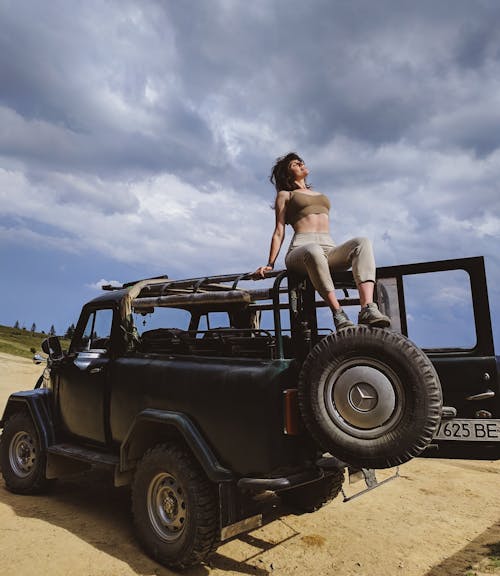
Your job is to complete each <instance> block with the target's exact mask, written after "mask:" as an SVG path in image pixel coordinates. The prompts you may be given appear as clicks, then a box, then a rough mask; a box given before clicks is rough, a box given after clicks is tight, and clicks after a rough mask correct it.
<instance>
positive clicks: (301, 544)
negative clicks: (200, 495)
mask: <svg viewBox="0 0 500 576" xmlns="http://www.w3.org/2000/svg"><path fill="white" fill-rule="evenodd" d="M0 367H1V370H0V408H1V409H2V410H3V406H4V404H5V401H6V400H7V398H8V395H9V393H10V392H12V391H15V390H19V389H29V388H32V387H33V385H34V382H35V381H36V378H37V377H38V376H39V374H40V373H41V369H40V367H36V366H34V365H33V364H31V363H30V362H29V361H27V360H24V359H22V358H16V357H13V356H8V355H5V354H0ZM380 475H382V474H381V473H380ZM357 486H358V485H354V486H353V487H352V488H357ZM129 509H130V506H129V494H128V490H127V489H118V490H117V489H114V488H112V486H111V484H110V482H109V481H108V480H107V478H101V477H99V478H98V477H97V476H96V475H95V474H94V475H88V476H85V477H83V478H78V479H72V480H70V481H69V480H67V481H60V482H58V483H57V484H56V486H55V488H54V489H53V490H52V492H51V493H50V494H48V495H43V496H16V495H14V494H11V493H9V492H7V490H6V489H5V487H4V485H3V481H2V480H0V573H1V574H2V575H3V576H25V575H26V576H28V575H29V576H31V575H32V574H38V575H41V576H49V575H50V576H59V575H61V576H66V575H72V576H115V575H116V576H118V575H119V576H129V575H144V576H146V575H147V576H150V575H155V574H156V575H161V576H166V575H169V574H173V572H171V571H169V570H167V569H166V568H163V567H162V566H159V565H158V564H156V563H155V562H153V561H152V560H150V559H149V558H148V557H147V556H145V555H144V554H143V553H142V551H141V549H140V548H139V547H138V546H137V544H136V542H135V539H134V535H133V531H132V523H131V518H130V512H129ZM495 557H496V558H498V560H499V561H498V562H495V561H494V558H495ZM492 558H493V560H492ZM495 564H496V566H495ZM494 573H497V574H500V461H498V460H497V461H484V460H482V461H471V460H441V459H434V458H433V459H415V460H413V461H411V462H409V463H408V464H405V465H404V466H402V467H401V468H400V477H399V478H397V479H396V480H393V481H390V482H388V483H387V484H385V485H383V486H381V487H380V488H377V489H376V490H374V491H372V492H370V493H369V494H367V495H365V496H363V497H361V498H359V499H355V500H353V501H351V502H349V503H343V502H342V498H337V499H336V500H335V501H334V502H332V503H330V504H329V505H327V506H326V507H324V508H323V509H322V510H320V511H319V512H316V513H314V514H306V515H302V516H296V515H294V514H290V513H285V515H284V516H282V517H281V518H280V519H277V520H274V521H273V522H271V523H270V524H268V525H266V526H264V527H263V528H261V529H259V530H257V531H254V532H252V533H251V534H249V535H246V536H244V537H241V538H239V539H237V540H234V541H232V542H229V543H227V544H225V545H224V546H221V547H220V548H219V550H218V553H217V554H216V556H215V557H214V558H213V560H212V561H211V563H210V566H202V567H199V568H195V569H192V570H189V571H187V572H185V574H188V575H189V576H205V575H206V576H222V575H224V576H228V575H245V574H256V575H257V576H264V575H266V574H276V575H280V576H299V575H300V576H303V575H307V574H318V575H332V576H333V575H336V576H354V575H356V576H361V575H364V576H392V575H402V576H403V575H404V576H424V575H425V576H444V575H449V576H452V575H453V576H459V575H463V576H465V575H467V576H473V575H475V574H477V575H478V576H479V575H486V574H489V575H490V574H494Z"/></svg>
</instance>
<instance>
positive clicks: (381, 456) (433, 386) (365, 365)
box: [299, 326, 442, 468]
mask: <svg viewBox="0 0 500 576" xmlns="http://www.w3.org/2000/svg"><path fill="white" fill-rule="evenodd" d="M299 405H300V410H301V413H302V417H303V419H304V422H305V425H306V427H307V429H308V430H309V432H310V433H311V435H312V436H313V438H315V439H316V441H317V442H318V443H319V444H320V446H321V448H322V449H323V450H324V451H327V452H330V453H331V454H332V455H334V456H336V457H337V458H340V459H341V460H343V461H345V462H347V463H349V464H352V465H355V466H358V467H362V468H389V467H391V466H396V465H398V464H402V463H403V462H406V461H408V460H410V459H411V458H413V457H414V456H417V455H418V454H419V453H420V452H422V450H424V448H425V447H426V446H427V445H428V444H429V442H430V441H431V440H432V438H433V436H434V433H435V431H436V429H437V426H438V424H439V422H440V419H441V408H442V393H441V386H440V383H439V378H438V375H437V373H436V371H435V369H434V367H433V365H432V364H431V362H430V360H429V359H428V358H427V356H426V355H425V354H424V353H423V352H422V351H421V350H420V349H419V348H418V347H417V346H416V345H415V344H413V343H412V342H411V341H410V340H408V338H406V337H404V336H402V335H401V334H398V333H397V332H391V331H389V330H383V329H380V328H368V327H367V326H353V327H349V328H346V329H344V330H340V331H339V332H337V333H335V334H330V335H329V336H327V337H326V338H324V339H323V340H321V341H320V342H319V343H318V344H316V346H315V347H314V348H313V349H312V350H311V352H310V353H309V355H308V356H307V358H306V360H305V362H304V364H303V366H302V369H301V372H300V376H299Z"/></svg>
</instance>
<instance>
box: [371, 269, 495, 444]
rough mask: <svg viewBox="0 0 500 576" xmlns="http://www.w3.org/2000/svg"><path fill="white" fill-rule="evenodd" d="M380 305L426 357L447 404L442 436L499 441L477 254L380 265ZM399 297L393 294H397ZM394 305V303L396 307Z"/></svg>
mask: <svg viewBox="0 0 500 576" xmlns="http://www.w3.org/2000/svg"><path fill="white" fill-rule="evenodd" d="M378 292H379V297H380V300H381V301H382V302H381V304H382V305H381V308H382V309H384V311H385V312H386V313H390V314H391V319H392V318H393V317H394V316H399V326H397V322H393V327H394V326H397V328H396V329H400V330H401V331H402V332H403V333H404V334H406V335H407V336H409V338H410V339H411V340H413V341H414V342H415V343H416V344H417V345H419V346H420V347H421V348H422V349H423V350H424V351H425V352H426V354H427V355H428V356H429V358H430V359H431V361H432V363H433V364H434V367H435V368H436V371H437V372H438V375H439V378H440V381H441V386H442V389H443V404H444V406H446V407H448V408H450V409H451V410H448V418H450V417H453V418H450V419H449V420H448V421H447V422H445V421H443V424H442V426H441V427H440V430H439V432H438V435H437V438H438V439H439V440H458V441H483V442H484V441H493V442H500V391H499V381H498V369H497V359H496V357H495V352H494V346H493V336H492V327H491V318H490V311H489V303H488V290H487V284H486V274H485V267H484V261H483V259H482V258H463V259H460V260H446V261H440V262H426V263H419V264H410V265H405V266H398V267H392V268H382V269H380V274H379V280H378ZM394 296H396V297H394ZM393 308H394V309H393Z"/></svg>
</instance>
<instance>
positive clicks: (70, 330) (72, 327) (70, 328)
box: [64, 324, 75, 340]
mask: <svg viewBox="0 0 500 576" xmlns="http://www.w3.org/2000/svg"><path fill="white" fill-rule="evenodd" d="M74 333H75V325H74V324H71V325H70V326H68V329H67V330H66V333H65V334H64V337H65V338H67V339H68V340H71V338H73V334H74Z"/></svg>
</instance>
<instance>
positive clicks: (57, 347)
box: [42, 336, 63, 360]
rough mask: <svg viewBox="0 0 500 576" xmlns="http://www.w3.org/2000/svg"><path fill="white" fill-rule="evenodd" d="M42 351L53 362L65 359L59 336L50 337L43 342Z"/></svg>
mask: <svg viewBox="0 0 500 576" xmlns="http://www.w3.org/2000/svg"><path fill="white" fill-rule="evenodd" d="M42 350H43V351H44V352H45V354H47V355H48V356H49V358H50V359H51V360H59V359H60V358H62V357H63V351H62V348H61V342H59V338H58V337H57V336H49V337H48V338H46V339H45V340H44V341H43V342H42Z"/></svg>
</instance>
